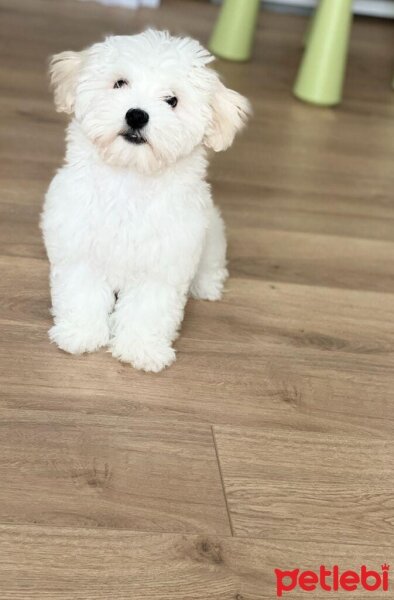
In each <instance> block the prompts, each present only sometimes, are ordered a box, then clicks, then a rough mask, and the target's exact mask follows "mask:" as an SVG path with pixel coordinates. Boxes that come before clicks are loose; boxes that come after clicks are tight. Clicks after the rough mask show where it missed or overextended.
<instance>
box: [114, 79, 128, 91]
mask: <svg viewBox="0 0 394 600" xmlns="http://www.w3.org/2000/svg"><path fill="white" fill-rule="evenodd" d="M125 85H127V81H126V79H118V81H115V83H114V89H118V88H121V87H123V86H125Z"/></svg>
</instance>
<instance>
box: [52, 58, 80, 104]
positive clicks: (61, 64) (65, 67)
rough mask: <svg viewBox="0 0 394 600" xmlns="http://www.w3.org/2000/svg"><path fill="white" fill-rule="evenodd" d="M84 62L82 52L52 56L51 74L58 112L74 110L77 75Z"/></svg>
mask: <svg viewBox="0 0 394 600" xmlns="http://www.w3.org/2000/svg"><path fill="white" fill-rule="evenodd" d="M81 64H82V52H61V53H60V54H55V55H54V56H52V58H51V62H50V65H49V74H50V77H51V85H52V87H53V89H54V94H55V106H56V110H57V111H58V112H66V113H68V114H71V113H72V112H73V110H74V103H75V92H76V86H77V76H78V72H79V69H80V67H81Z"/></svg>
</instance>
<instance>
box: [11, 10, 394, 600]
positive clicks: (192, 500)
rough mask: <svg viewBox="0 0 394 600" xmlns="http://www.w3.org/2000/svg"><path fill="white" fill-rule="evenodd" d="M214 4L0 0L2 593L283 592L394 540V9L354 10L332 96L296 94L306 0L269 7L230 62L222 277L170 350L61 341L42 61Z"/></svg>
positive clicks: (198, 17) (217, 183)
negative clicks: (243, 57) (238, 111)
mask: <svg viewBox="0 0 394 600" xmlns="http://www.w3.org/2000/svg"><path fill="white" fill-rule="evenodd" d="M216 14H217V8H216V7H214V6H212V5H210V4H209V3H204V2H200V1H198V2H196V1H192V0H190V1H188V2H185V1H182V0H163V6H162V8H161V9H160V10H158V11H148V10H140V11H137V12H131V11H127V10H124V9H115V8H110V7H103V6H99V5H97V4H96V3H93V2H80V1H79V0H78V1H77V0H67V1H65V0H64V1H61V2H60V1H57V2H54V1H53V0H0V36H1V39H2V55H1V62H0V112H1V115H2V119H1V121H0V272H1V276H0V305H1V311H0V457H1V458H0V598H1V600H11V599H12V600H47V599H48V600H49V599H50V600H104V599H105V600H108V599H109V598H111V599H112V598H113V599H114V600H125V599H126V598H127V599H129V598H133V600H139V599H141V600H145V599H149V600H178V599H179V600H181V599H182V600H200V599H201V600H202V599H204V600H206V598H210V599H212V600H265V599H267V600H268V599H269V600H272V598H274V597H275V580H274V571H273V570H274V568H275V567H279V568H284V569H285V568H294V567H297V566H299V567H301V568H308V567H309V568H313V569H316V566H318V565H320V564H322V563H325V564H328V565H330V564H331V565H332V564H334V563H336V564H340V565H343V566H344V567H345V568H346V567H347V568H358V567H359V566H360V564H363V563H364V564H368V565H370V566H371V568H379V566H380V564H381V563H382V562H385V561H388V562H390V557H392V556H393V547H394V542H393V534H394V530H393V526H394V522H393V514H394V504H393V502H394V475H393V471H394V465H393V450H394V449H393V441H392V432H393V429H394V411H393V393H392V390H393V387H394V352H393V351H394V283H393V282H394V260H393V257H394V244H393V242H394V202H393V196H392V190H393V189H394V170H393V168H392V164H393V162H392V158H393V155H394V104H393V101H392V90H391V88H390V82H391V78H392V62H391V57H392V25H391V23H387V22H383V21H379V20H368V19H356V20H355V23H354V27H353V32H352V39H351V46H350V56H349V64H348V69H347V76H346V85H345V90H344V101H343V103H342V105H341V106H340V107H338V108H337V109H335V110H330V109H319V108H316V107H312V106H307V105H305V104H302V103H300V102H298V101H296V100H295V99H293V98H292V96H291V92H290V91H291V87H292V84H293V81H294V77H295V74H296V71H297V68H298V64H299V60H300V56H301V52H302V47H301V40H302V36H303V32H304V29H305V25H306V21H305V19H304V18H303V17H294V16H288V15H286V16H284V15H277V14H271V13H265V12H263V13H262V15H261V19H260V23H259V27H258V30H257V39H256V47H255V54H254V59H253V61H252V62H250V63H248V64H235V63H229V62H224V61H218V62H217V64H216V66H217V68H218V70H219V71H220V73H221V75H222V76H223V78H224V80H225V81H226V83H227V84H228V85H229V86H231V87H234V88H235V89H238V90H239V91H241V92H242V93H244V94H245V95H247V96H248V97H249V98H250V99H251V101H252V104H253V108H254V117H253V120H252V121H251V124H250V126H249V127H248V128H247V129H246V131H245V132H244V133H243V134H242V135H241V136H240V137H239V139H238V140H237V142H236V144H235V145H234V147H233V148H232V149H230V150H229V151H228V152H226V153H223V154H218V155H215V156H213V157H212V162H211V167H210V171H209V179H210V181H211V183H212V187H213V192H214V196H215V200H216V202H217V204H218V205H219V206H220V208H221V210H222V212H223V214H224V218H225V220H226V224H227V232H228V240H229V265H230V272H231V278H230V280H229V283H228V286H227V292H226V294H225V297H224V300H223V302H221V303H204V302H195V301H190V302H189V304H188V306H187V310H186V317H185V321H184V324H183V329H182V335H181V337H180V338H179V339H178V341H177V344H176V347H177V351H178V360H177V362H176V364H175V365H174V366H172V367H171V368H170V369H169V370H167V371H165V372H163V373H161V374H160V375H159V376H158V375H153V374H146V373H140V372H137V371H134V370H133V369H132V368H131V367H129V366H127V365H122V364H120V363H119V362H117V361H115V360H114V359H113V358H112V357H111V356H110V355H109V354H108V353H106V352H105V351H101V352H98V353H95V354H92V355H89V356H83V357H79V358H78V357H74V356H70V355H66V354H65V353H63V352H61V351H59V350H58V349H56V348H55V347H54V346H53V345H51V344H50V343H49V341H48V338H47V330H48V328H49V326H50V322H51V318H50V313H49V307H50V298H49V289H48V264H47V260H46V256H45V251H44V248H43V244H42V241H41V238H40V233H39V229H38V221H39V214H40V210H41V206H42V201H43V196H44V194H45V191H46V188H47V186H48V183H49V181H50V179H51V177H52V175H53V173H54V171H55V170H56V168H58V166H59V165H60V164H61V163H62V160H63V155H64V128H65V125H66V119H65V118H63V117H62V116H61V115H57V114H56V113H55V111H54V107H53V101H52V97H51V94H50V93H49V90H48V81H47V75H46V66H47V61H48V57H49V56H50V55H51V54H53V53H56V52H60V51H62V50H66V49H72V50H79V49H81V48H83V47H85V46H87V45H89V44H90V43H92V42H95V41H97V40H99V39H102V38H103V36H104V35H105V34H107V33H109V32H113V33H117V34H128V33H133V32H137V31H139V30H141V29H143V28H145V27H146V26H147V25H148V24H149V25H154V26H157V27H159V28H169V29H170V30H171V31H173V32H174V33H188V34H191V35H193V36H195V37H197V38H199V39H200V40H201V41H202V42H203V43H206V42H207V40H208V38H209V34H210V31H211V28H212V24H213V22H214V19H215V17H216ZM213 434H214V435H213ZM218 459H219V460H218ZM232 534H233V535H232ZM362 595H363V594H350V596H349V597H354V598H358V597H361V596H362ZM292 597H294V598H295V599H296V600H298V599H300V598H302V597H304V595H301V594H299V593H297V592H296V591H293V592H292ZM324 597H326V595H324V594H323V595H321V594H319V593H317V592H315V593H314V594H313V598H317V599H319V600H320V598H324ZM374 597H375V598H379V593H375V594H374ZM383 597H384V596H383Z"/></svg>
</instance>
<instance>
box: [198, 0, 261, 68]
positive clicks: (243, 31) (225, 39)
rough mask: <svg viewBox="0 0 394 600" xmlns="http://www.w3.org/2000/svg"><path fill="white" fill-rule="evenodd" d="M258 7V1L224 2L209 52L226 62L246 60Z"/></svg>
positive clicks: (226, 0) (248, 54)
mask: <svg viewBox="0 0 394 600" xmlns="http://www.w3.org/2000/svg"><path fill="white" fill-rule="evenodd" d="M259 7H260V0H224V1H223V5H222V8H221V10H220V14H219V18H218V21H217V23H216V25H215V28H214V31H213V34H212V37H211V41H210V43H209V49H210V50H211V52H212V53H213V54H216V55H217V56H220V57H221V58H227V59H228V60H248V59H249V58H250V56H251V52H252V44H253V37H254V32H255V28H256V25H257V17H258V12H259Z"/></svg>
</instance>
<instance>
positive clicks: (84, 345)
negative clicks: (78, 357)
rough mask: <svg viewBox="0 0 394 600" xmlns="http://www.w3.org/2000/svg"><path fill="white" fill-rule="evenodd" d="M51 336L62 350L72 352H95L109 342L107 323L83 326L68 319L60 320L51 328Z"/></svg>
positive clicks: (52, 340)
mask: <svg viewBox="0 0 394 600" xmlns="http://www.w3.org/2000/svg"><path fill="white" fill-rule="evenodd" d="M49 338H50V340H51V342H54V343H55V344H56V345H57V346H58V347H59V348H60V349H61V350H64V351H65V352H69V353H70V354H83V353H84V352H94V351H95V350H98V349H99V348H101V347H102V346H106V345H107V344H108V342H109V327H108V324H107V323H103V324H101V325H98V324H97V323H96V324H95V326H94V327H93V326H92V325H90V326H89V327H87V326H85V327H81V326H80V325H79V324H76V323H73V322H71V321H68V320H59V321H58V322H57V323H56V324H55V325H54V326H53V327H52V328H51V329H50V330H49Z"/></svg>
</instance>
